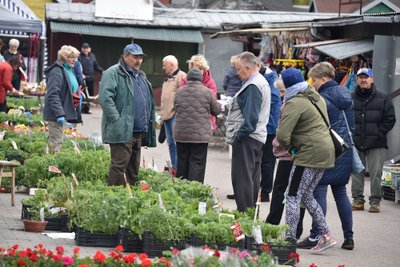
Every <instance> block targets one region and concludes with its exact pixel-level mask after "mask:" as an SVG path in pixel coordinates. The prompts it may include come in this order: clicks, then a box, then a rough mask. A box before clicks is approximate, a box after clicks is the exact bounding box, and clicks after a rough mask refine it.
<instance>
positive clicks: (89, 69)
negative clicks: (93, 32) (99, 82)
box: [78, 43, 103, 114]
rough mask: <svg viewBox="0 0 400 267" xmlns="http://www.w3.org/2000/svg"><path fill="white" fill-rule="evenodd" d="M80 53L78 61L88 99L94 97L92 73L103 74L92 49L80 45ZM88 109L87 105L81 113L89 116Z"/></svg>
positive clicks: (84, 44)
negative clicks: (80, 65)
mask: <svg viewBox="0 0 400 267" xmlns="http://www.w3.org/2000/svg"><path fill="white" fill-rule="evenodd" d="M81 51H82V53H81V54H80V55H79V57H78V60H79V62H80V63H81V64H82V72H83V75H84V78H85V83H86V86H87V89H88V92H89V95H88V96H87V97H89V96H93V95H94V71H97V72H99V73H103V68H102V67H100V65H99V64H98V63H97V59H96V56H95V55H94V54H93V53H92V48H91V47H90V45H89V44H88V43H83V44H82V48H81ZM89 109H90V107H89V105H85V106H84V107H83V108H82V113H86V114H90V111H89Z"/></svg>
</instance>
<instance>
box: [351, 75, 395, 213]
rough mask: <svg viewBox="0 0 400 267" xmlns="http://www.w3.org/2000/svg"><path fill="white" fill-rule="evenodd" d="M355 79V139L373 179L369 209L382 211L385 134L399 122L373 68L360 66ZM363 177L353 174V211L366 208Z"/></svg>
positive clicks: (374, 211)
mask: <svg viewBox="0 0 400 267" xmlns="http://www.w3.org/2000/svg"><path fill="white" fill-rule="evenodd" d="M356 81H357V88H356V90H355V91H354V92H353V94H352V97H353V100H354V118H355V125H356V128H355V133H354V135H353V139H354V143H355V145H356V147H357V149H358V151H359V154H360V158H361V161H362V162H363V164H364V166H366V165H365V163H366V162H367V166H368V171H369V176H370V178H371V195H370V197H369V204H370V208H369V212H372V213H377V212H379V211H380V201H381V197H382V196H381V176H382V168H383V164H384V161H385V159H386V151H387V148H388V147H387V142H386V135H387V134H388V132H389V131H390V130H391V129H392V128H393V126H394V124H395V123H396V117H395V112H394V107H393V104H392V101H391V99H390V98H389V96H388V95H387V94H386V93H385V92H384V91H381V90H379V89H378V88H376V86H375V84H374V78H373V73H372V70H371V69H369V68H362V69H360V70H359V71H358V72H357V78H356ZM364 176H365V172H364V171H363V172H361V173H356V174H352V176H351V178H352V183H351V193H352V196H353V199H354V201H353V204H352V208H353V210H364V203H365V200H364V195H363V194H364Z"/></svg>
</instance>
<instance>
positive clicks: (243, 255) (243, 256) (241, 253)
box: [239, 250, 251, 259]
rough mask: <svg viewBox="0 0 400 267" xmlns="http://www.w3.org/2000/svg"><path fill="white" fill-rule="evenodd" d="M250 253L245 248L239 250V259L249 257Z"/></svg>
mask: <svg viewBox="0 0 400 267" xmlns="http://www.w3.org/2000/svg"><path fill="white" fill-rule="evenodd" d="M250 256H251V255H250V254H249V253H248V252H247V251H246V250H243V251H241V252H240V253H239V257H240V258H241V259H243V258H247V257H250Z"/></svg>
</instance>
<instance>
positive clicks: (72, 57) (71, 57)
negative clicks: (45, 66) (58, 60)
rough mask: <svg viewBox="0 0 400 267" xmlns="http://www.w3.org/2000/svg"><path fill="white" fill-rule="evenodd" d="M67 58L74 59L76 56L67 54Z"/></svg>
mask: <svg viewBox="0 0 400 267" xmlns="http://www.w3.org/2000/svg"><path fill="white" fill-rule="evenodd" d="M67 58H68V59H75V60H76V59H78V58H77V57H76V56H68V57H67Z"/></svg>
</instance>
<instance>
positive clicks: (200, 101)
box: [174, 68, 221, 183]
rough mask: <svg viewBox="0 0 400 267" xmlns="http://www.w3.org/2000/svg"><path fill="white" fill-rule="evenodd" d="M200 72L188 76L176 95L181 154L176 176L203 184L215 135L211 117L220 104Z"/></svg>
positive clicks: (176, 137) (194, 69)
mask: <svg viewBox="0 0 400 267" xmlns="http://www.w3.org/2000/svg"><path fill="white" fill-rule="evenodd" d="M202 77H203V74H202V72H201V70H199V69H197V68H193V69H191V70H189V72H188V73H187V83H186V85H185V86H184V87H182V88H180V89H178V91H177V92H176V95H175V116H176V123H175V130H174V138H175V141H176V148H177V154H178V157H177V158H178V164H177V170H176V176H177V177H182V178H184V179H188V180H191V181H198V182H200V183H203V182H204V174H205V171H206V162H207V148H208V142H209V141H210V140H211V137H212V132H211V125H210V114H212V115H214V116H217V115H218V114H219V113H220V112H221V105H220V104H219V103H218V102H217V100H216V99H215V98H214V97H213V95H212V92H211V90H210V89H208V88H207V87H205V86H203V84H202V83H201V80H202Z"/></svg>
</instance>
